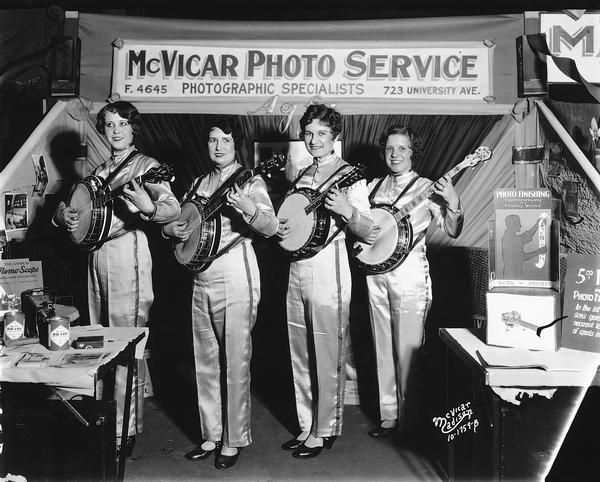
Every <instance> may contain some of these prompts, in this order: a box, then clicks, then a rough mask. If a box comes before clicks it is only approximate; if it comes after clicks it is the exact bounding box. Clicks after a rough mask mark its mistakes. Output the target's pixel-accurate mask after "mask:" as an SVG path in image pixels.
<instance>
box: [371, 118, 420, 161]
mask: <svg viewBox="0 0 600 482" xmlns="http://www.w3.org/2000/svg"><path fill="white" fill-rule="evenodd" d="M393 135H401V136H406V137H408V140H409V141H410V148H411V149H412V156H411V158H410V159H411V162H412V164H413V168H414V166H420V164H421V161H422V160H423V144H422V143H421V138H420V137H419V136H417V135H416V134H415V133H414V132H413V130H412V129H411V128H410V127H408V126H403V125H400V124H394V125H391V126H390V127H388V128H387V129H386V130H385V131H384V132H383V133H382V134H381V136H380V137H379V154H380V156H381V159H384V160H385V146H386V144H387V140H388V137H390V136H393Z"/></svg>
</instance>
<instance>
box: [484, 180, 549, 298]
mask: <svg viewBox="0 0 600 482" xmlns="http://www.w3.org/2000/svg"><path fill="white" fill-rule="evenodd" d="M557 207H558V204H557V202H556V201H555V200H553V199H552V194H551V192H550V190H549V189H543V188H515V189H497V190H496V191H495V192H494V213H495V216H494V220H493V221H491V222H490V224H489V237H488V241H489V254H490V256H489V262H490V266H489V268H490V280H489V287H490V289H492V288H498V287H524V288H554V289H556V290H558V289H559V285H560V280H559V277H560V269H559V234H560V233H559V224H558V223H557V222H552V219H553V217H555V216H554V214H555V210H556V209H557Z"/></svg>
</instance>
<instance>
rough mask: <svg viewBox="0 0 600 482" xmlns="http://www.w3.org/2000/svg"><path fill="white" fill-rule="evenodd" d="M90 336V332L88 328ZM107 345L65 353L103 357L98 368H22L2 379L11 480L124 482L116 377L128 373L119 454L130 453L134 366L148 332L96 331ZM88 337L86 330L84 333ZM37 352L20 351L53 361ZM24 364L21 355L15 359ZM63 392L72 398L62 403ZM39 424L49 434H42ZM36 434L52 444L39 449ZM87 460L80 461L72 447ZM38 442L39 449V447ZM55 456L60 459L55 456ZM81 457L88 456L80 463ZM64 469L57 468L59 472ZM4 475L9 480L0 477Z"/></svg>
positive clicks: (4, 460)
mask: <svg viewBox="0 0 600 482" xmlns="http://www.w3.org/2000/svg"><path fill="white" fill-rule="evenodd" d="M87 328H90V327H87ZM91 330H92V331H89V330H88V331H87V332H86V334H88V333H92V332H93V333H94V334H97V335H103V336H104V339H105V340H106V343H105V346H104V347H103V348H102V349H94V350H85V351H83V350H74V349H70V350H68V351H67V352H65V353H68V354H78V353H79V354H82V353H90V354H92V353H105V354H106V357H104V358H103V359H102V360H101V361H99V362H98V363H88V364H85V365H84V366H81V365H80V366H78V365H77V363H73V364H72V365H69V366H68V367H67V366H60V367H55V366H44V367H31V368H27V367H25V368H23V367H19V366H18V363H17V365H16V366H5V367H3V368H2V370H1V371H0V382H2V383H1V384H0V390H1V391H0V403H1V404H2V409H3V411H2V414H0V421H1V423H2V427H3V435H4V452H3V454H2V455H1V457H0V469H1V470H2V472H5V473H12V474H19V475H23V476H25V477H27V478H29V476H30V475H29V473H28V472H36V471H37V472H36V473H37V475H38V476H44V477H45V476H47V475H48V474H56V475H57V476H58V478H64V477H67V478H78V479H80V480H84V479H89V480H119V481H121V480H123V479H124V475H125V461H126V454H125V453H124V451H121V452H120V453H119V454H118V457H117V453H116V443H115V442H116V436H115V434H116V401H115V390H114V388H115V374H116V370H117V366H118V365H121V366H126V367H127V386H126V390H125V401H124V410H123V425H122V431H121V446H125V441H126V439H127V436H128V435H129V434H128V427H129V417H130V413H129V407H130V402H131V396H132V388H131V387H132V381H133V371H134V364H135V359H136V358H141V356H142V355H141V354H142V353H143V349H144V346H143V345H144V344H145V343H143V340H144V339H145V337H146V335H147V329H146V328H101V327H100V328H99V329H94V328H91ZM82 332H83V330H82ZM44 350H45V349H44V348H43V347H41V346H39V345H34V346H33V347H20V351H21V352H22V353H23V354H26V353H29V352H31V351H33V352H38V353H40V352H41V353H52V352H49V351H48V350H45V352H44ZM13 355H14V356H15V357H16V358H18V357H19V353H18V352H13V353H10V354H9V356H13ZM62 390H68V391H69V393H70V395H69V396H68V397H66V396H64V395H63V394H62V393H63V392H62ZM36 424H40V425H41V426H42V427H45V428H46V430H42V431H41V432H40V431H39V430H37V427H36V426H35V425H36ZM36 430H37V431H38V432H40V433H43V438H42V440H43V441H44V442H45V443H46V444H47V445H46V446H40V443H36V438H33V437H34V436H35V434H36ZM61 441H62V443H65V444H71V445H72V447H75V448H76V449H77V450H76V453H77V454H78V455H80V456H81V457H82V458H83V461H82V460H81V459H79V460H76V459H77V457H74V456H73V454H72V453H71V452H70V450H69V447H63V446H61ZM38 442H39V441H38ZM53 454H54V456H52V455H53ZM82 454H83V455H82ZM57 465H58V466H57ZM2 475H5V474H2Z"/></svg>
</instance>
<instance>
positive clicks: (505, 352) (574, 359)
mask: <svg viewBox="0 0 600 482" xmlns="http://www.w3.org/2000/svg"><path fill="white" fill-rule="evenodd" d="M476 353H477V356H478V357H479V359H480V360H481V363H482V365H483V366H485V367H486V368H494V369H495V368H508V369H510V368H537V369H540V370H546V371H569V372H585V371H588V370H596V369H597V368H598V365H599V364H600V354H598V353H590V352H583V351H578V350H567V349H560V350H558V351H556V352H551V351H531V350H525V349H518V348H490V349H481V350H477V352H476Z"/></svg>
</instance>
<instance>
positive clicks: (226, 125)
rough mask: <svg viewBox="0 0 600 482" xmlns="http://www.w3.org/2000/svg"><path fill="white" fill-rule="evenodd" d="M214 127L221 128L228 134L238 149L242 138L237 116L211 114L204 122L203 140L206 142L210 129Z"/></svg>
mask: <svg viewBox="0 0 600 482" xmlns="http://www.w3.org/2000/svg"><path fill="white" fill-rule="evenodd" d="M214 128H219V129H221V130H222V131H223V132H224V133H225V134H230V135H231V137H232V138H233V143H234V145H235V148H236V149H238V148H239V147H240V145H241V143H242V141H243V140H244V134H243V132H242V125H241V123H240V121H239V119H238V118H237V117H234V116H227V115H214V116H211V117H210V118H209V119H208V120H207V122H206V128H205V130H204V142H206V143H208V138H209V136H210V131H211V130H213V129H214Z"/></svg>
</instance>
